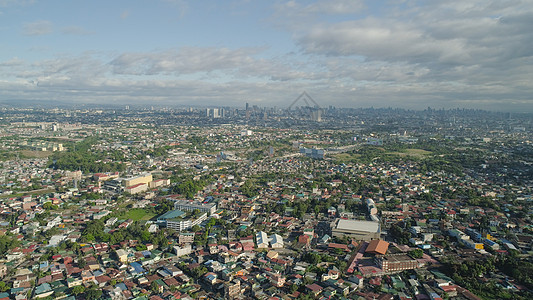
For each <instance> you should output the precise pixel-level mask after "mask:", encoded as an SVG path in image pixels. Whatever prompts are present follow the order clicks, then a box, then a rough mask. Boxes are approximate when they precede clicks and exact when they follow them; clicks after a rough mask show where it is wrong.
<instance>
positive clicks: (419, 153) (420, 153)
mask: <svg viewBox="0 0 533 300" xmlns="http://www.w3.org/2000/svg"><path fill="white" fill-rule="evenodd" d="M389 154H395V155H399V156H413V157H417V158H423V157H425V156H427V155H430V154H431V152H430V151H426V150H422V149H406V150H405V151H403V152H390V153H389Z"/></svg>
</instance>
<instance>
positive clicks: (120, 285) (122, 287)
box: [115, 282, 128, 291]
mask: <svg viewBox="0 0 533 300" xmlns="http://www.w3.org/2000/svg"><path fill="white" fill-rule="evenodd" d="M115 287H118V288H119V289H121V290H122V291H125V290H127V289H128V287H126V285H125V284H124V283H123V282H121V283H118V284H117V285H115Z"/></svg>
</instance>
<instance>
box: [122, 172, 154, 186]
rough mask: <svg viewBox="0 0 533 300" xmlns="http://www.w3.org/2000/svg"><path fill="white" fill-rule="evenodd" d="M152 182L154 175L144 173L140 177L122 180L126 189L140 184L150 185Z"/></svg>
mask: <svg viewBox="0 0 533 300" xmlns="http://www.w3.org/2000/svg"><path fill="white" fill-rule="evenodd" d="M151 181H152V174H150V173H144V174H141V175H139V176H135V177H131V178H124V179H122V184H123V185H124V187H130V186H133V185H136V184H139V183H144V184H147V185H148V184H149V183H150V182H151Z"/></svg>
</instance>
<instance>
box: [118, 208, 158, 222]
mask: <svg viewBox="0 0 533 300" xmlns="http://www.w3.org/2000/svg"><path fill="white" fill-rule="evenodd" d="M121 217H122V216H121ZM153 217H155V214H153V213H150V212H148V211H146V210H144V209H142V208H134V209H130V210H128V211H126V212H124V214H123V218H125V219H132V220H133V221H148V220H150V219H152V218H153Z"/></svg>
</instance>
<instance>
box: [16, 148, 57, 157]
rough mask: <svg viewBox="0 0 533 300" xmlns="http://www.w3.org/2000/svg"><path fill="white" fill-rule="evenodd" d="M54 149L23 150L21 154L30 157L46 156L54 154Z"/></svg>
mask: <svg viewBox="0 0 533 300" xmlns="http://www.w3.org/2000/svg"><path fill="white" fill-rule="evenodd" d="M52 153H53V152H52V151H33V150H21V151H20V154H21V155H22V156H24V157H28V158H44V157H48V156H50V155H52Z"/></svg>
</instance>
